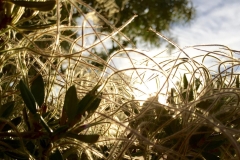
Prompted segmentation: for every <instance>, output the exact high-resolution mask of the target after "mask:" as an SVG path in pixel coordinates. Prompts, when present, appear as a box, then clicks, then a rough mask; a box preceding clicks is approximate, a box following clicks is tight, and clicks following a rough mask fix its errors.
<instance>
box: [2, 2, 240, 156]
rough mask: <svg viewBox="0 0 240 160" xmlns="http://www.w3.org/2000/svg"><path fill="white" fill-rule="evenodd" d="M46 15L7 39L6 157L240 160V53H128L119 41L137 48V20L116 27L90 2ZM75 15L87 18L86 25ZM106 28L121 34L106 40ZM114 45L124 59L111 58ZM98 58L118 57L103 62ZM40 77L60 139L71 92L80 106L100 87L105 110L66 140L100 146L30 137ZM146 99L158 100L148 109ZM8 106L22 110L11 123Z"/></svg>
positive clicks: (26, 21)
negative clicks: (127, 31) (131, 26)
mask: <svg viewBox="0 0 240 160" xmlns="http://www.w3.org/2000/svg"><path fill="white" fill-rule="evenodd" d="M23 2H24V1H23ZM24 4H25V3H24ZM27 9H28V8H27ZM41 10H42V9H41ZM41 10H40V11H39V12H35V11H34V12H32V15H31V16H30V17H28V18H25V17H24V15H22V17H20V18H19V19H15V21H14V23H11V24H8V26H6V27H5V28H2V29H1V30H0V37H1V42H2V43H1V46H0V47H1V50H0V61H1V63H0V69H1V76H0V83H1V92H0V93H1V95H0V97H1V99H0V101H1V108H0V111H1V118H0V122H1V125H0V129H1V131H0V137H1V138H0V139H1V140H0V146H1V149H0V157H1V158H3V159H11V158H15V159H19V158H22V159H38V158H43V159H48V158H49V159H54V158H56V157H54V156H60V158H62V159H110V160H111V159H137V158H139V159H141V158H142V159H151V160H153V159H239V157H240V147H239V141H238V140H239V124H238V123H239V119H240V115H239V113H240V112H239V74H238V73H239V70H238V65H239V60H238V58H237V57H238V55H237V54H238V53H239V52H238V51H233V50H231V49H229V48H227V47H226V46H222V45H196V46H191V47H186V48H184V49H182V48H180V47H178V46H177V45H176V44H174V43H172V42H171V41H169V43H172V44H173V45H175V47H176V48H178V51H176V53H174V54H173V56H172V57H170V58H169V56H168V58H163V57H164V56H166V54H165V52H164V51H163V52H162V53H159V54H156V55H155V56H153V57H150V56H149V55H148V54H146V52H143V51H139V50H137V49H136V48H135V47H134V45H133V47H132V48H131V49H130V48H123V47H122V45H121V44H120V43H119V42H118V41H117V38H116V37H115V36H116V35H120V36H122V38H125V39H127V40H128V38H127V36H126V35H124V34H123V33H121V30H122V29H123V28H124V27H125V26H126V25H127V24H128V23H130V22H131V21H132V20H133V19H134V18H135V17H133V18H132V19H130V20H129V21H128V22H127V23H126V24H125V25H124V26H122V27H120V28H115V27H114V26H113V25H111V23H110V22H108V21H107V20H106V19H105V18H104V17H102V16H101V15H100V14H99V13H97V12H95V11H94V9H92V8H90V7H89V6H88V5H86V4H85V3H83V2H82V1H64V2H61V1H56V7H55V9H53V10H51V11H49V12H42V11H41ZM29 11H32V10H30V9H29ZM74 15H81V17H80V18H79V19H78V22H76V21H75V19H74V18H73V16H74ZM29 25H30V27H29ZM102 26H104V27H109V28H111V29H112V32H111V33H104V32H100V30H99V28H101V27H102ZM152 31H153V30H152ZM153 32H155V33H156V36H161V34H160V33H158V32H156V31H153ZM162 38H165V37H164V36H162ZM165 39H166V38H165ZM166 40H167V39H166ZM167 41H168V40H167ZM109 42H112V43H113V44H114V45H117V46H118V47H119V50H117V51H115V52H114V53H109V52H108V48H109ZM98 52H99V53H102V54H105V55H107V56H109V55H110V54H111V56H109V57H108V59H107V60H104V59H103V58H101V57H102V56H101V55H98V54H96V53H98ZM136 57H137V58H136ZM135 58H136V59H135ZM122 59H125V60H124V61H121V62H122V63H123V64H120V63H119V61H120V60H122ZM126 63H128V64H126ZM119 65H124V67H119ZM125 65H128V67H125ZM39 75H41V77H42V79H43V82H44V91H45V95H44V104H42V106H39V108H38V109H39V111H38V112H41V115H42V116H43V118H44V121H46V123H47V124H48V125H49V126H50V128H52V129H53V130H54V131H56V130H57V129H58V127H59V126H60V128H61V127H63V126H61V125H60V123H61V122H60V121H61V119H63V108H64V104H65V103H66V97H67V96H66V93H69V94H70V90H69V88H71V86H75V88H76V92H77V99H79V100H80V99H83V98H84V97H85V96H86V95H89V91H91V90H92V89H93V88H94V87H96V86H98V93H101V94H99V95H98V98H101V103H100V105H99V106H98V108H97V109H96V110H95V112H94V113H91V112H90V111H86V113H84V114H82V115H83V118H82V119H81V120H79V121H78V122H77V123H76V124H74V125H73V126H71V127H69V128H68V129H67V131H66V132H69V133H73V132H74V133H75V132H77V134H79V133H80V135H89V134H97V135H99V139H98V140H97V141H96V142H95V141H94V142H95V143H88V142H89V140H86V139H85V140H82V141H81V140H79V139H78V138H74V137H69V136H67V135H63V136H62V137H61V136H60V135H59V137H60V138H59V137H58V138H59V139H57V140H54V141H53V142H52V143H50V146H45V147H47V148H48V150H44V149H43V150H41V149H42V148H44V147H42V148H41V146H42V145H43V144H38V143H43V142H42V141H44V143H47V142H46V141H47V140H46V139H47V138H46V137H47V136H49V135H48V134H46V135H45V136H46V137H41V136H37V137H38V138H36V139H34V138H29V137H24V136H23V134H24V133H28V131H32V130H31V129H30V130H29V126H28V125H29V124H27V123H28V121H27V120H26V115H28V116H27V117H28V118H30V120H29V121H30V123H31V121H34V120H31V114H32V113H31V110H28V109H29V108H27V109H26V107H25V106H26V105H25V104H26V103H24V101H23V99H24V96H23V94H20V90H19V85H21V82H24V84H26V86H30V87H29V88H31V86H33V84H34V83H35V82H36V79H38V77H39ZM20 80H22V81H21V82H20ZM154 83H155V84H154ZM150 84H151V85H153V84H154V85H155V86H156V87H155V90H154V93H152V94H151V95H149V91H146V90H147V89H146V88H148V89H149V88H151V86H148V85H150ZM99 86H100V87H99ZM142 86H144V87H143V88H144V89H143V88H142ZM137 93H141V94H142V95H145V98H146V97H149V96H150V97H149V98H148V99H147V100H145V99H142V98H140V97H138V96H136V94H137ZM9 102H14V109H12V110H11V111H9V115H8V116H6V115H5V113H6V112H5V111H6V104H8V105H9ZM89 103H90V102H89ZM70 107H71V106H70ZM7 108H8V107H7ZM70 109H71V108H70ZM43 112H44V113H43ZM18 117H20V119H21V120H20V122H19V123H16V122H15V121H14V119H15V120H16V118H18ZM6 125H8V128H7V129H6ZM9 126H10V127H9ZM4 127H5V128H4ZM30 128H31V126H30ZM83 128H84V129H83ZM61 129H64V128H61ZM45 130H47V129H46V128H44V127H43V129H40V130H35V131H33V132H32V133H38V132H40V131H41V132H43V133H44V134H45V132H46V131H45ZM59 132H60V131H59ZM54 133H55V132H54ZM61 133H62V131H61ZM51 136H52V135H51ZM51 136H50V137H51ZM52 137H54V136H52ZM52 137H51V138H52ZM44 138H46V139H44ZM51 138H50V139H51ZM55 138H56V137H55ZM51 140H52V139H51ZM85 142H86V143H85ZM90 142H92V141H91V140H90ZM14 143H19V146H16V145H15V146H14ZM31 147H32V148H34V151H32V150H31V149H30V148H31ZM58 158H59V157H58Z"/></svg>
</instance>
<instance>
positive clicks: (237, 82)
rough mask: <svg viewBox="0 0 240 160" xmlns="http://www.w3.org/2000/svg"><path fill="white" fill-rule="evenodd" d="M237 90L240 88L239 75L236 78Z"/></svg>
mask: <svg viewBox="0 0 240 160" xmlns="http://www.w3.org/2000/svg"><path fill="white" fill-rule="evenodd" d="M236 88H239V75H237V77H236Z"/></svg>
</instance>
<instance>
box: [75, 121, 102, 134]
mask: <svg viewBox="0 0 240 160" xmlns="http://www.w3.org/2000/svg"><path fill="white" fill-rule="evenodd" d="M102 123H107V122H95V123H89V124H84V125H81V126H79V127H77V128H75V129H74V130H73V132H74V133H77V134H78V133H80V132H82V131H83V130H85V129H87V128H90V127H92V126H96V125H99V124H102Z"/></svg>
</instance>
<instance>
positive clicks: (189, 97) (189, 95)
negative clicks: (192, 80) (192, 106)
mask: <svg viewBox="0 0 240 160" xmlns="http://www.w3.org/2000/svg"><path fill="white" fill-rule="evenodd" d="M192 100H194V94H193V87H192V86H191V88H190V91H189V93H188V101H192Z"/></svg>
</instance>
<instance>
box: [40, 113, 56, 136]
mask: <svg viewBox="0 0 240 160" xmlns="http://www.w3.org/2000/svg"><path fill="white" fill-rule="evenodd" d="M38 116H39V117H40V121H41V124H42V126H43V127H44V128H45V129H46V131H47V132H48V133H53V130H52V129H51V127H49V126H48V124H47V122H45V120H44V119H43V117H42V116H41V115H38Z"/></svg>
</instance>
